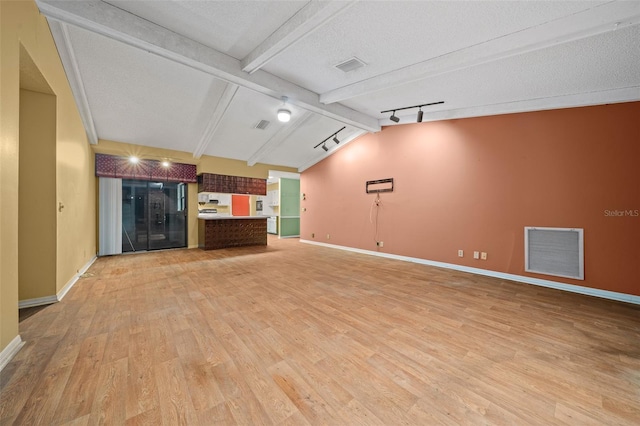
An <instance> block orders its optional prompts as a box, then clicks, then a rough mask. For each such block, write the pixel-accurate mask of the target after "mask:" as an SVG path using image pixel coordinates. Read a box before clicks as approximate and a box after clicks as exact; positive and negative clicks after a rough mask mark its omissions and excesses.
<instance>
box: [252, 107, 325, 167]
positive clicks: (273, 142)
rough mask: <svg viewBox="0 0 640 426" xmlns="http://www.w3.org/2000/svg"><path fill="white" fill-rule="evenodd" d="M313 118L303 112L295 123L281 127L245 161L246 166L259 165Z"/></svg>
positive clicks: (306, 112)
mask: <svg viewBox="0 0 640 426" xmlns="http://www.w3.org/2000/svg"><path fill="white" fill-rule="evenodd" d="M312 117H314V115H313V113H311V112H309V111H305V112H304V114H302V116H301V117H300V118H299V119H298V120H296V121H295V123H290V124H289V125H287V126H282V127H281V128H280V129H279V130H278V131H277V132H275V133H274V134H273V135H272V136H271V137H270V138H269V140H268V141H266V142H265V143H264V144H263V145H262V146H261V147H260V148H258V150H257V151H256V152H254V153H253V155H252V156H251V157H249V160H247V165H249V166H254V165H256V163H259V162H260V160H262V159H263V158H265V157H266V156H267V155H268V154H270V153H271V152H272V151H273V150H274V149H276V148H277V147H279V146H280V145H282V143H283V142H284V141H285V140H286V139H287V138H288V137H289V136H290V135H292V134H293V132H295V131H296V130H297V129H299V128H300V127H302V126H303V125H305V124H307V122H308V121H309V120H310V119H311V118H312Z"/></svg>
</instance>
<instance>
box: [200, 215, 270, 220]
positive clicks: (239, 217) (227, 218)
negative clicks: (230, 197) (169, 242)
mask: <svg viewBox="0 0 640 426" xmlns="http://www.w3.org/2000/svg"><path fill="white" fill-rule="evenodd" d="M268 217H269V216H216V215H213V214H205V215H202V214H199V215H198V219H202V220H230V219H267V218H268Z"/></svg>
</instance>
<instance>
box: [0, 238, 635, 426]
mask: <svg viewBox="0 0 640 426" xmlns="http://www.w3.org/2000/svg"><path fill="white" fill-rule="evenodd" d="M20 332H21V335H22V338H23V339H24V340H25V341H26V344H25V346H24V347H23V348H22V350H21V351H20V352H19V353H18V355H17V356H16V357H15V358H14V359H13V360H12V362H11V363H9V365H8V366H7V367H6V368H5V369H4V370H3V371H2V374H1V377H0V386H1V390H0V424H1V425H9V424H18V425H72V424H73V425H95V424H109V425H123V424H126V425H138V424H140V425H143V424H149V425H158V424H166V425H178V424H185V425H218V424H220V425H227V424H228V425H232V424H242V425H308V424H311V425H440V424H443V425H459V424H471V425H486V424H490V425H517V424H532V425H556V424H557V425H638V424H640V307H638V306H633V305H628V304H624V303H617V302H611V301H607V300H601V299H597V298H591V297H587V296H582V295H577V294H570V293H564V292H560V291H556V290H551V289H545V288H540V287H534V286H528V285H525V284H518V283H512V282H508V281H502V280H498V279H493V278H487V277H479V276H474V275H470V274H464V273H461V272H455V271H449V270H444V269H437V268H432V267H427V266H422V265H416V264H410V263H404V262H399V261H393V260H386V259H379V258H374V257H370V256H364V255H359V254H355V253H349V252H343V251H339V250H332V249H328V248H323V247H316V246H311V245H308V244H301V243H299V242H298V241H296V240H277V239H273V238H272V239H270V240H269V245H268V246H267V247H247V248H236V249H227V250H218V251H207V252H205V251H201V250H198V249H195V250H174V251H165V252H153V253H143V254H134V255H124V256H118V257H108V258H100V259H98V260H97V261H96V263H95V264H94V265H93V266H92V267H91V269H90V270H89V271H88V274H87V276H86V277H85V278H82V279H80V280H79V281H78V283H77V284H76V285H75V287H74V288H73V289H72V290H71V291H70V292H69V293H68V295H67V296H66V297H65V299H64V300H63V301H62V302H60V303H57V304H55V305H51V306H48V307H46V308H44V309H40V310H38V311H37V312H35V313H31V314H30V315H25V319H24V320H23V321H22V322H21V323H20Z"/></svg>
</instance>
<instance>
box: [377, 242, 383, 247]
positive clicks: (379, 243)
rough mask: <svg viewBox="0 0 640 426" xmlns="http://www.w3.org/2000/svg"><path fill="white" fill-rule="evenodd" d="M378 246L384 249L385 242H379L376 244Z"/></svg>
mask: <svg viewBox="0 0 640 426" xmlns="http://www.w3.org/2000/svg"><path fill="white" fill-rule="evenodd" d="M376 245H377V246H378V247H384V242H383V241H377V242H376Z"/></svg>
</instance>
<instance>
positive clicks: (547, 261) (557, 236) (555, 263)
mask: <svg viewBox="0 0 640 426" xmlns="http://www.w3.org/2000/svg"><path fill="white" fill-rule="evenodd" d="M524 252H525V271H527V272H535V273H538V274H546V275H555V276H558V277H565V278H574V279H578V280H584V230H583V229H574V228H536V227H525V228H524Z"/></svg>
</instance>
